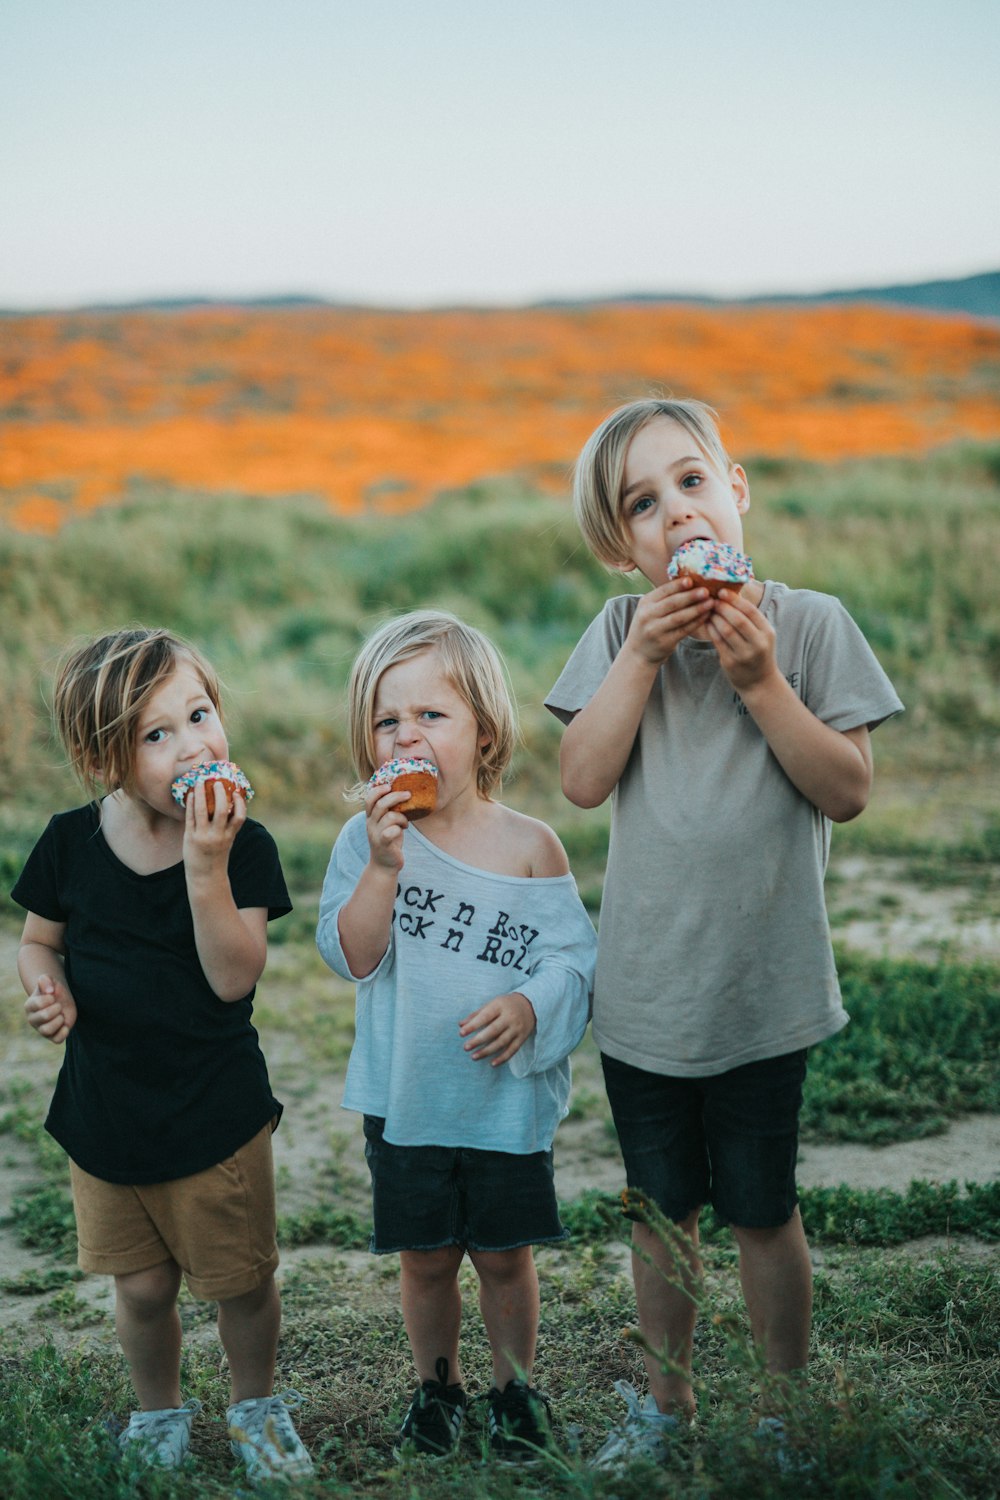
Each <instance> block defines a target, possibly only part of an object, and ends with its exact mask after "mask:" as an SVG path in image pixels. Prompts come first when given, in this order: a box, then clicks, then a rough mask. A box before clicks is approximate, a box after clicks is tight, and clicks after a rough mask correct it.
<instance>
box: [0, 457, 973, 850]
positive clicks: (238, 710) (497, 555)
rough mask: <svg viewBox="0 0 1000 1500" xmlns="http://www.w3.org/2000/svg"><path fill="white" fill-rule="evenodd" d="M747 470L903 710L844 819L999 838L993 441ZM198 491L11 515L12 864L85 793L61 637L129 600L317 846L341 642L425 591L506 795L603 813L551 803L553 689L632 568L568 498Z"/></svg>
mask: <svg viewBox="0 0 1000 1500" xmlns="http://www.w3.org/2000/svg"><path fill="white" fill-rule="evenodd" d="M750 468H751V480H752V482H753V483H754V501H753V508H752V510H751V513H750V516H749V518H748V525H747V545H748V547H749V550H750V551H751V552H752V553H753V554H754V556H755V558H756V560H757V565H758V569H759V571H760V572H761V573H762V574H765V575H767V576H771V577H776V578H782V579H785V580H786V581H788V582H790V583H793V584H797V585H800V586H803V587H810V588H818V589H825V590H829V591H831V592H834V593H837V594H839V595H840V596H841V597H842V598H843V600H844V603H845V604H846V605H847V607H848V609H849V610H850V611H851V613H852V614H853V615H854V617H855V618H856V619H857V621H858V623H859V624H860V626H861V628H862V629H863V630H864V631H865V632H866V634H867V635H868V637H869V639H870V640H871V642H872V644H873V646H874V648H875V650H876V651H877V652H878V654H879V656H880V658H881V660H882V662H883V664H884V665H885V667H886V669H887V670H888V671H889V673H890V675H891V676H892V677H893V679H894V681H895V682H896V684H897V686H898V688H899V690H900V693H901V695H902V697H903V699H904V701H905V702H906V703H907V705H908V708H909V712H908V714H907V716H906V717H905V719H904V720H902V721H900V722H899V723H898V724H897V723H893V724H890V725H888V726H886V728H885V729H883V730H882V731H880V733H879V735H878V737H877V748H878V765H879V782H880V787H884V788H885V795H884V796H882V797H880V798H879V799H878V801H879V802H880V803H883V804H884V806H883V812H882V813H880V814H879V815H878V816H875V814H876V813H877V812H878V809H877V808H875V809H873V810H872V812H871V813H869V815H868V816H867V817H866V818H865V819H863V820H861V822H860V823H859V825H858V828H859V830H860V829H864V830H866V832H865V833H864V834H863V835H862V834H860V833H859V834H858V835H857V836H858V837H866V838H868V839H882V840H883V841H886V840H889V839H890V838H891V835H892V832H893V830H895V831H896V833H897V834H898V836H899V837H900V838H902V837H903V836H904V835H905V837H906V838H908V839H910V840H911V841H912V840H915V839H917V838H919V839H921V840H923V841H924V843H927V842H928V841H932V840H935V839H936V840H942V839H943V840H944V841H945V842H946V843H947V845H948V846H949V847H953V846H955V845H957V844H962V843H964V844H966V845H973V846H977V847H980V848H981V847H982V841H981V836H982V830H983V827H984V822H985V818H986V815H987V814H988V813H990V812H992V813H993V815H994V823H993V825H992V828H993V832H992V835H991V838H990V841H989V846H988V847H989V849H991V850H992V853H993V855H995V852H996V847H997V846H996V837H997V835H996V827H997V823H996V821H995V820H996V818H997V817H998V816H1000V806H998V797H997V793H996V790H995V788H993V789H992V790H991V788H990V784H989V783H990V779H991V778H990V776H989V769H990V767H991V765H992V758H993V757H994V755H995V747H996V739H997V735H998V733H1000V594H998V592H997V590H996V588H995V573H996V542H995V535H996V533H995V516H996V509H997V499H998V491H1000V480H998V477H997V475H998V465H997V462H996V450H995V449H992V448H983V449H959V450H954V451H952V450H949V451H946V452H943V453H941V454H939V455H937V456H932V457H931V458H930V459H927V460H920V461H916V460H915V461H913V462H904V461H902V460H896V459H893V460H888V459H887V460H881V461H874V460H873V461H868V462H865V463H849V464H848V463H845V464H842V465H838V466H835V467H830V468H821V467H819V466H816V465H807V464H798V463H792V462H788V463H784V464H781V465H779V466H777V468H775V466H774V465H768V466H767V467H766V469H765V470H764V472H762V473H761V474H760V476H759V477H758V478H756V479H755V476H754V473H753V465H752V464H751V466H750ZM198 500H199V497H197V496H192V495H178V494H176V493H174V494H155V495H154V494H151V495H149V496H148V497H147V498H146V499H144V500H143V501H141V502H132V503H130V504H128V505H125V506H123V507H121V508H117V509H114V510H107V511H98V512H96V513H93V514H89V515H86V516H82V517H81V518H79V519H78V520H75V521H72V522H70V523H68V524H67V525H66V526H64V528H63V529H62V530H61V531H60V532H59V533H58V534H57V535H56V536H54V537H51V538H49V537H38V536H27V535H23V534H19V533H15V532H12V531H10V530H9V529H4V528H0V594H2V597H3V599H4V610H3V614H2V618H0V693H2V695H3V702H4V707H5V712H4V714H3V717H2V720H0V784H2V785H3V786H4V788H5V789H6V792H7V797H8V799H9V801H8V805H7V808H6V811H5V814H4V819H3V825H2V827H0V848H2V850H3V852H4V856H5V865H4V869H5V871H6V870H9V869H11V868H16V867H17V859H18V857H19V855H20V852H21V850H22V848H23V843H24V840H25V839H26V838H27V836H28V835H27V832H26V829H27V830H28V831H29V832H30V831H32V830H36V829H37V824H38V820H39V818H40V817H41V816H42V815H43V814H44V813H46V812H47V811H48V810H50V809H51V808H52V807H55V806H61V805H67V804H68V802H69V801H71V800H72V799H73V798H75V797H76V796H77V792H76V790H75V787H74V785H73V783H72V780H71V778H70V777H69V774H68V772H67V770H66V768H65V767H63V766H61V765H60V764H59V753H58V750H57V749H56V748H55V747H54V746H53V744H52V743H51V737H50V728H49V722H48V713H47V709H46V707H45V697H46V694H47V692H48V690H49V686H50V682H51V675H52V669H53V666H54V663H55V661H56V659H57V658H58V655H59V653H60V652H61V650H62V649H63V648H64V646H65V645H66V644H67V642H68V641H69V640H71V639H73V638H75V637H77V636H79V635H80V634H83V633H89V632H91V631H93V630H97V629H102V628H109V627H111V626H115V625H119V624H121V623H124V622H128V621H135V620H142V621H145V622H148V623H154V624H163V625H168V626H170V627H173V628H175V629H177V630H180V631H181V632H182V633H184V634H187V635H190V636H192V637H193V638H194V639H196V640H197V641H198V642H199V643H200V644H201V645H202V646H204V648H205V649H206V650H207V651H208V653H209V655H210V656H211V657H212V659H213V660H214V661H215V662H216V664H217V665H218V666H219V668H220V670H221V672H222V675H223V678H224V679H225V681H226V682H227V683H228V685H229V696H228V705H229V711H230V720H231V730H232V740H233V749H234V753H235V754H236V755H237V756H242V757H243V758H244V759H245V760H246V762H247V764H248V767H249V769H250V771H251V773H252V778H253V780H254V781H255V782H256V784H257V785H258V788H259V790H260V791H261V793H262V800H261V803H260V804H259V805H260V806H261V807H262V808H263V807H264V806H265V800H264V799H265V798H266V807H267V810H268V821H269V822H271V823H272V824H273V823H275V822H276V821H277V822H279V823H282V824H287V826H288V828H289V831H290V832H291V833H292V834H299V835H300V836H301V837H302V839H303V840H304V841H306V842H308V843H309V845H310V848H311V854H312V856H313V859H312V861H311V862H315V860H318V859H319V858H320V857H321V855H320V851H321V850H322V849H325V848H327V847H328V840H327V839H326V838H325V837H321V836H319V834H318V833H317V827H316V824H317V818H319V819H321V820H322V823H323V824H324V825H329V827H330V829H331V831H332V829H334V828H335V827H336V826H337V825H339V823H340V822H341V821H343V817H344V815H345V813H346V811H347V809H346V808H345V805H344V803H343V800H342V792H343V790H344V788H345V786H346V785H348V784H349V782H350V780H351V774H350V769H349V765H348V756H347V751H346V745H345V735H344V723H343V717H344V716H343V688H344V683H345V680H346V675H347V671H348V668H349V666H350V661H351V658H352V656H353V653H354V651H355V649H356V648H357V645H358V642H359V640H360V639H361V637H362V635H363V634H364V633H365V631H366V630H367V629H368V628H369V626H370V625H371V624H372V622H373V621H374V620H375V619H376V618H378V617H380V616H382V615H384V614H385V613H387V612H390V611H395V610H400V609H406V608H411V607H414V606H421V605H427V604H435V605H440V606H444V607H447V608H451V609H454V610H456V611H457V612H459V613H460V614H463V615H465V616H466V617H468V618H469V619H471V620H472V621H473V622H474V623H476V624H479V625H481V626H483V627H484V628H485V629H487V630H488V631H489V632H490V633H491V634H493V635H494V636H495V638H496V639H497V641H498V642H499V644H500V645H501V647H502V648H503V650H504V652H505V654H506V656H507V658H508V660H509V663H510V667H511V674H512V677H513V680H514V684H515V687H516V690H517V694H518V697H519V700H520V702H521V704H522V708H523V719H524V740H525V744H524V749H523V751H522V753H521V754H520V755H519V757H518V761H517V765H516V768H515V770H516V777H515V790H514V793H513V794H514V795H516V797H517V798H518V800H519V801H520V802H522V803H523V804H524V805H527V806H528V807H529V808H530V809H531V810H536V811H538V812H539V813H540V814H541V815H542V816H548V817H549V819H550V821H553V822H556V823H558V824H560V825H565V826H566V827H567V829H569V830H572V829H573V828H574V827H576V826H582V827H586V828H590V827H591V826H592V825H593V823H594V821H595V819H594V818H593V817H585V816H582V815H581V816H577V815H576V814H574V813H572V812H571V811H569V810H567V809H566V807H565V805H564V804H563V803H562V801H561V798H560V796H559V792H558V786H557V778H556V771H555V765H556V747H557V744H558V739H559V733H560V731H559V726H558V724H557V723H556V722H555V720H553V719H552V718H551V716H550V715H548V714H547V713H546V712H545V710H544V709H543V708H542V706H541V705H542V698H543V696H544V693H545V690H546V689H547V688H548V687H549V686H550V685H551V683H552V681H553V680H554V678H555V676H556V674H557V673H558V671H559V669H560V667H561V666H562V664H563V662H564V660H565V658H566V655H567V653H568V651H569V650H570V648H571V647H572V645H573V643H574V642H575V641H576V640H577V638H578V637H579V635H580V632H581V631H582V629H583V627H584V626H585V625H586V624H587V622H588V621H589V620H590V619H591V618H592V617H593V616H594V614H596V613H597V611H598V610H599V609H600V607H601V604H602V603H603V601H604V599H605V598H606V597H607V596H608V595H609V594H611V593H614V592H620V591H622V590H623V589H627V588H628V587H629V586H630V582H629V580H621V579H618V578H615V577H613V576H610V575H608V574H607V573H606V572H605V571H604V570H603V569H602V568H601V567H600V566H599V565H598V564H597V563H595V562H594V560H593V559H592V558H591V557H590V556H589V554H588V553H587V551H586V549H585V548H584V546H583V544H582V542H581V541H580V539H579V536H578V534H577V532H576V528H575V526H574V523H573V520H572V517H571V515H570V513H569V508H568V506H567V504H566V503H565V501H562V500H554V499H549V498H544V497H542V496H539V495H534V494H528V493H524V494H518V493H516V492H512V491H511V488H510V486H509V485H507V486H503V487H501V486H498V487H497V488H496V490H495V491H493V492H490V491H484V490H481V489H480V490H476V491H475V492H470V493H468V494H453V495H449V496H446V497H442V499H440V500H439V501H437V502H436V503H434V504H433V505H431V506H429V507H428V508H426V509H424V510H422V511H419V512H417V513H414V514H409V515H403V516H398V517H385V516H372V517H368V518H365V519H364V520H362V521H357V520H345V519H342V518H338V517H336V516H333V515H331V514H330V513H328V512H327V511H326V510H324V509H323V508H322V507H320V506H319V505H316V504H312V503H309V502H305V501H303V502H287V503H286V502H277V501H250V500H245V499H240V498H231V499H225V498H222V499H219V498H213V500H212V503H211V505H206V504H200V503H198ZM956 558H958V559H960V565H956ZM53 580H58V587H53ZM957 766H960V767H961V772H962V777H961V791H962V795H961V798H960V800H957V801H956V800H955V799H956V798H957V791H956V792H955V795H954V796H951V795H949V788H950V785H951V781H952V777H953V768H955V767H957ZM993 780H995V778H993ZM942 786H943V791H942V790H941V787H942ZM935 787H936V788H938V790H937V792H936V793H935V794H934V795H921V805H922V808H923V810H924V811H923V816H922V817H921V820H920V822H919V823H918V824H916V825H915V824H914V820H913V817H912V809H913V806H914V802H915V800H916V797H917V794H918V790H919V791H920V792H921V793H924V792H927V791H928V789H929V788H935ZM894 789H895V790H897V791H898V794H899V797H900V800H901V802H902V803H904V804H905V808H906V814H905V815H904V814H903V813H902V811H901V810H899V809H897V808H896V807H895V805H894V797H893V792H894ZM970 790H971V792H972V796H971V799H970V795H969V794H970ZM15 807H16V809H17V812H16V815H15V812H14V809H15ZM956 807H958V808H960V810H961V815H960V820H959V823H958V826H955V822H954V814H955V810H956ZM890 808H892V809H893V810H892V813H891V814H890V813H889V809H890ZM597 821H600V815H599V816H598V820H597ZM847 836H848V837H853V836H855V835H853V834H851V833H849V834H848V835H847Z"/></svg>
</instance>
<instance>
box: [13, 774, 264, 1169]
mask: <svg viewBox="0 0 1000 1500" xmlns="http://www.w3.org/2000/svg"><path fill="white" fill-rule="evenodd" d="M229 882H230V885H231V887H232V892H233V898H234V900H235V902H236V905H237V906H238V907H250V906H263V907H267V910H268V918H269V919H270V918H272V917H280V916H284V914H285V913H286V912H289V911H291V909H292V908H291V902H290V901H289V899H288V891H287V889H286V887H285V879H284V876H283V874H282V871H281V864H280V862H279V859H278V851H277V848H276V846H275V843H274V840H273V839H272V837H271V835H270V834H269V833H268V832H267V829H266V828H264V827H263V825H262V824H260V823H256V822H253V821H251V820H248V821H247V822H246V823H244V825H243V827H242V828H241V829H240V832H239V833H238V835H237V836H236V839H235V841H234V843H233V846H232V849H231V850H230V854H229ZM11 895H12V896H13V899H14V900H15V901H16V902H18V904H19V905H21V906H23V907H26V908H27V910H28V911H31V912H34V913H35V914H36V915H37V916H39V917H44V918H46V919H47V920H48V921H51V922H64V923H65V924H66V938H65V942H66V958H65V963H66V981H67V984H68V985H69V988H70V992H71V993H72V995H73V998H74V999H75V1000H76V1004H77V1010H78V1017H77V1023H76V1025H75V1026H74V1027H73V1030H72V1031H71V1032H70V1034H69V1036H68V1038H67V1040H66V1055H65V1057H64V1059H63V1065H62V1068H61V1070H60V1073H59V1077H58V1079H57V1081H56V1089H55V1094H54V1095H53V1099H52V1103H51V1105H50V1107H49V1113H48V1118H47V1119H46V1121H45V1128H46V1129H47V1130H48V1131H49V1132H50V1134H51V1135H53V1136H54V1137H55V1139H56V1140H57V1141H58V1142H59V1144H60V1145H61V1146H62V1147H63V1149H64V1150H65V1151H66V1152H67V1153H68V1154H69V1155H70V1156H71V1157H72V1159H73V1160H74V1161H75V1162H76V1163H77V1165H78V1166H80V1167H82V1168H83V1170H84V1171H85V1172H89V1173H90V1174H91V1176H93V1177H100V1178H103V1179H104V1180H105V1181H106V1182H125V1183H133V1182H134V1183H145V1182H169V1181H172V1180H173V1179H174V1178H176V1177H188V1176H190V1175H191V1174H192V1173H194V1172H201V1171H204V1170H205V1169H206V1168H207V1167H211V1166H214V1165H215V1163H216V1162H219V1161H223V1160H224V1159H225V1158H226V1157H227V1156H231V1155H232V1154H233V1152H234V1151H236V1150H237V1149H238V1148H239V1147H240V1146H242V1145H244V1144H245V1143H246V1142H247V1141H248V1140H250V1139H251V1138H252V1137H253V1136H254V1135H256V1133H257V1132H258V1131H259V1130H261V1129H262V1128H263V1126H264V1125H266V1124H267V1122H268V1120H270V1119H271V1118H272V1117H273V1116H275V1115H280V1114H281V1109H282V1106H281V1105H280V1104H279V1103H278V1101H277V1100H276V1099H275V1098H274V1096H273V1094H272V1093H271V1085H270V1083H269V1081H268V1076H267V1065H266V1064H265V1062H264V1056H263V1053H262V1052H261V1050H260V1044H259V1042H258V1040H257V1033H256V1031H255V1030H254V1028H253V1026H252V1024H251V1019H250V1018H251V1014H252V1011H253V1003H252V1002H253V994H254V992H253V990H251V991H250V993H249V994H248V995H246V996H244V998H243V999H242V1000H236V1001H229V1002H227V1001H223V1000H220V999H219V998H218V996H217V995H215V994H214V993H213V991H212V989H211V988H210V986H209V983H208V980H207V979H206V978H205V975H204V973H203V971H202V967H201V964H200V962H199V959H198V953H197V950H196V948H195V941H194V923H193V921H192V917H191V907H190V904H189V901H188V894H187V887H186V885H185V881H184V866H183V864H176V865H172V866H171V867H170V868H169V869H166V870H157V871H155V872H154V873H153V874H152V875H139V874H137V873H136V872H135V871H134V870H131V869H129V867H128V866H127V865H125V864H123V863H122V861H121V860H120V859H118V857H117V856H116V855H115V854H114V853H113V852H112V850H111V849H110V847H109V846H108V844H107V842H106V841H105V838H104V835H103V833H102V832H101V827H100V813H99V809H98V808H97V806H96V805H95V804H93V803H91V804H89V805H88V806H87V807H80V808H76V809H75V810H74V811H72V812H66V813H59V814H57V815H56V816H55V817H54V818H53V819H52V820H51V822H50V823H49V825H48V827H47V828H46V830H45V832H44V833H43V834H42V836H41V838H40V839H39V841H38V843H37V844H36V845H35V847H34V849H33V850H32V852H31V854H30V855H29V857H28V861H27V863H26V864H25V867H24V869H23V870H22V872H21V875H20V878H19V879H18V881H17V884H16V885H15V887H14V889H13V891H12V892H11Z"/></svg>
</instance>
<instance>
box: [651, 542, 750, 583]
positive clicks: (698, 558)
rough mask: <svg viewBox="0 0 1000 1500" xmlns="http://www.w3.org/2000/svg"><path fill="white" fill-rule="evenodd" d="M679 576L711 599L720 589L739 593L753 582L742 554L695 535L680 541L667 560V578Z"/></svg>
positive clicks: (747, 558)
mask: <svg viewBox="0 0 1000 1500" xmlns="http://www.w3.org/2000/svg"><path fill="white" fill-rule="evenodd" d="M682 574H683V575H684V577H686V578H690V579H691V582H692V583H695V584H698V585H700V586H701V587H702V588H706V589H708V592H709V593H710V594H711V595H712V597H713V598H714V597H715V596H716V595H717V594H718V592H719V590H720V589H732V590H733V592H734V593H739V591H740V589H741V588H742V587H743V585H744V584H745V583H750V582H751V580H752V579H753V564H752V562H751V561H750V559H749V557H747V555H746V553H745V552H737V550H736V548H735V547H729V546H727V545H726V543H725V542H710V541H709V540H708V538H707V537H701V536H698V537H694V538H693V540H691V541H690V542H682V543H681V545H680V546H679V547H678V548H677V551H676V552H675V553H674V555H673V557H672V558H671V559H670V563H669V566H668V567H667V577H668V578H680V577H681V575H682Z"/></svg>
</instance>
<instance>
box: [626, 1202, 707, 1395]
mask: <svg viewBox="0 0 1000 1500" xmlns="http://www.w3.org/2000/svg"><path fill="white" fill-rule="evenodd" d="M699 1213H700V1210H699V1209H695V1211H694V1213H692V1214H689V1215H688V1217H687V1218H686V1219H684V1220H683V1221H682V1222H681V1223H679V1224H678V1226H677V1227H678V1229H680V1230H682V1231H683V1233H684V1234H685V1235H686V1236H687V1237H688V1239H689V1240H690V1241H691V1248H690V1250H688V1251H686V1252H685V1250H684V1249H683V1248H680V1247H678V1246H677V1245H675V1244H674V1243H673V1241H671V1240H665V1239H664V1237H663V1235H662V1234H661V1233H659V1232H658V1231H657V1230H655V1229H653V1228H652V1227H651V1226H649V1225H648V1224H633V1226H632V1279H633V1281H634V1283H635V1301H636V1308H637V1310H638V1314H639V1332H640V1333H641V1334H642V1336H643V1338H644V1339H645V1340H646V1342H647V1343H648V1344H649V1346H650V1347H651V1348H652V1349H653V1350H656V1351H662V1352H663V1353H665V1354H666V1356H667V1360H668V1361H669V1368H668V1369H667V1370H664V1369H663V1358H662V1354H661V1355H660V1356H659V1357H658V1356H657V1354H644V1355H643V1360H644V1362H645V1365H646V1373H647V1374H648V1376H649V1389H650V1390H651V1392H652V1393H653V1398H654V1400H655V1401H656V1404H657V1406H658V1407H659V1409H660V1411H661V1412H682V1413H693V1412H694V1406H695V1402H694V1392H693V1390H692V1389H691V1358H692V1352H693V1346H694V1325H695V1320H696V1318H697V1311H698V1309H697V1303H696V1300H695V1299H696V1296H697V1291H698V1286H699V1283H700V1280H701V1258H700V1256H699V1254H698V1215H699Z"/></svg>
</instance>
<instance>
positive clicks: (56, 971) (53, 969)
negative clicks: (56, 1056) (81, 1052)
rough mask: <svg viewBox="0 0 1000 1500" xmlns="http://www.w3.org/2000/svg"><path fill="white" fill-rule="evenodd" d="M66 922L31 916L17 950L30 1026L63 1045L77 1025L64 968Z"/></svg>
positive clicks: (25, 925) (25, 924) (74, 1005)
mask: <svg viewBox="0 0 1000 1500" xmlns="http://www.w3.org/2000/svg"><path fill="white" fill-rule="evenodd" d="M65 934H66V924H65V922H50V921H48V920H47V919H46V918H45V917H39V916H37V915H36V914H35V913H34V912H29V913H28V916H27V918H26V920H25V923H24V931H23V933H22V934H21V944H20V947H19V948H18V950H17V971H18V973H19V974H20V976H21V983H22V984H23V985H24V989H25V993H26V994H27V996H28V998H27V1000H26V1001H25V1002H24V1013H25V1015H26V1016H27V1018H28V1024H29V1025H30V1026H33V1027H34V1028H35V1030H36V1031H37V1032H38V1033H39V1035H40V1036H44V1037H48V1039H49V1041H50V1042H64V1041H65V1040H66V1038H67V1037H68V1036H69V1034H70V1032H71V1031H72V1029H73V1027H74V1026H75V1025H76V1001H75V1000H74V999H73V996H72V995H71V994H70V992H69V989H68V988H67V985H66V972H65V968H64V964H63V954H64V953H65V943H64V938H65Z"/></svg>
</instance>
